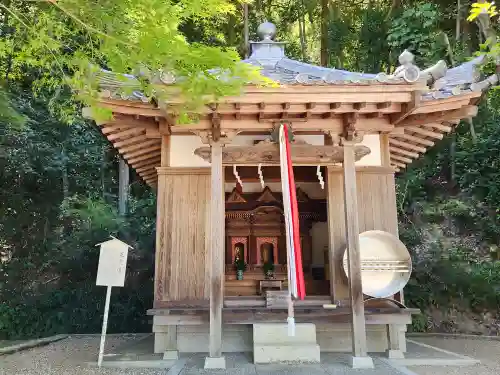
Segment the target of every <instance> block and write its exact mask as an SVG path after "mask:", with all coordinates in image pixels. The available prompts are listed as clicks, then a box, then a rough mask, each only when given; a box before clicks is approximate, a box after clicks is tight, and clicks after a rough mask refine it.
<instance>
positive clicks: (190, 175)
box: [155, 167, 210, 307]
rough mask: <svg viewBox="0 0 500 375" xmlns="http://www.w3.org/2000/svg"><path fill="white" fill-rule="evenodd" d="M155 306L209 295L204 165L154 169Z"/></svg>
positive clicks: (207, 174)
mask: <svg viewBox="0 0 500 375" xmlns="http://www.w3.org/2000/svg"><path fill="white" fill-rule="evenodd" d="M157 199H158V208H157V209H158V214H157V241H156V260H155V263H156V269H155V307H161V302H163V301H178V300H208V299H209V297H210V279H209V277H210V269H209V267H210V259H209V254H210V251H209V246H210V168H167V167H161V168H158V193H157Z"/></svg>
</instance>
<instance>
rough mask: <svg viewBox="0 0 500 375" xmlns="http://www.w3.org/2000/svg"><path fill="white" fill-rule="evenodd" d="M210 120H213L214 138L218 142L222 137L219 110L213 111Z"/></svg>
mask: <svg viewBox="0 0 500 375" xmlns="http://www.w3.org/2000/svg"><path fill="white" fill-rule="evenodd" d="M210 120H211V122H212V140H213V141H215V142H217V141H218V140H219V139H220V137H221V131H220V123H221V119H220V117H219V114H218V113H217V112H215V113H212V115H211V119H210Z"/></svg>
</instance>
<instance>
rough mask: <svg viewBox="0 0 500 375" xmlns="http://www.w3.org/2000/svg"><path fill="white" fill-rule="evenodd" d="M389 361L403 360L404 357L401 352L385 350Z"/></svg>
mask: <svg viewBox="0 0 500 375" xmlns="http://www.w3.org/2000/svg"><path fill="white" fill-rule="evenodd" d="M385 353H386V354H387V358H389V359H404V357H405V355H404V353H403V352H402V351H401V350H386V352H385Z"/></svg>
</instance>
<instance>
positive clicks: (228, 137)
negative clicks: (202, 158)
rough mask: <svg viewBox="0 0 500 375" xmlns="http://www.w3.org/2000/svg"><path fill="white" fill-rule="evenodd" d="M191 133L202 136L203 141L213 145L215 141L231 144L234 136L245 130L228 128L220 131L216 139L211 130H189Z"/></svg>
mask: <svg viewBox="0 0 500 375" xmlns="http://www.w3.org/2000/svg"><path fill="white" fill-rule="evenodd" d="M189 131H190V132H191V133H193V134H195V135H197V136H198V137H200V139H201V142H202V143H203V144H206V145H211V144H212V143H213V142H220V143H221V144H223V145H226V144H229V143H231V142H232V141H233V139H234V137H236V136H237V135H238V134H239V133H241V132H242V131H243V130H241V129H235V130H228V131H225V132H221V133H220V137H219V138H218V139H217V140H215V139H214V138H213V134H212V133H211V132H210V131H209V130H189Z"/></svg>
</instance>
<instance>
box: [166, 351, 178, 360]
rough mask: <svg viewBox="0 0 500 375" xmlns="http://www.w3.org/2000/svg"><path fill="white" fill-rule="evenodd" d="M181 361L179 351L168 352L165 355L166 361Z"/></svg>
mask: <svg viewBox="0 0 500 375" xmlns="http://www.w3.org/2000/svg"><path fill="white" fill-rule="evenodd" d="M178 359H179V352H178V351H177V350H166V351H165V352H164V353H163V360H164V361H177V360H178Z"/></svg>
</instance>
